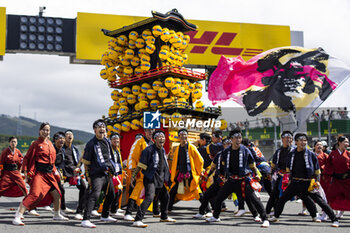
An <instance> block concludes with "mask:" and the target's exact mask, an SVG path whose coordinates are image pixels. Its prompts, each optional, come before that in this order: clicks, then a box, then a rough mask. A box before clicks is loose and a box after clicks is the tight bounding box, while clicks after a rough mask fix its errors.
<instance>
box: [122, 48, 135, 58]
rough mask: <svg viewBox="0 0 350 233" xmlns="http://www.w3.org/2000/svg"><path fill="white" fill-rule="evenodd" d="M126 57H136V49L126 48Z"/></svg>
mask: <svg viewBox="0 0 350 233" xmlns="http://www.w3.org/2000/svg"><path fill="white" fill-rule="evenodd" d="M124 57H125V58H126V59H128V60H130V59H132V58H133V57H134V50H132V49H127V50H125V55H124Z"/></svg>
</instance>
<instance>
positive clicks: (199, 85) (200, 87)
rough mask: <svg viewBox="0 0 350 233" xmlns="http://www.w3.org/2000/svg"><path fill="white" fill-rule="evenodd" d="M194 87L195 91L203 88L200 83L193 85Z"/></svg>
mask: <svg viewBox="0 0 350 233" xmlns="http://www.w3.org/2000/svg"><path fill="white" fill-rule="evenodd" d="M194 86H195V89H199V90H202V88H203V85H202V84H201V83H195V84H194Z"/></svg>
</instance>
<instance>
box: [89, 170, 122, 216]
mask: <svg viewBox="0 0 350 233" xmlns="http://www.w3.org/2000/svg"><path fill="white" fill-rule="evenodd" d="M91 186H92V187H91V191H90V192H88V193H89V194H88V195H87V203H86V206H85V211H84V219H83V220H90V216H91V211H92V210H93V209H94V206H95V204H96V201H97V199H98V197H99V196H100V193H101V191H105V193H106V198H105V201H104V203H103V208H102V217H103V218H107V217H108V215H109V209H110V207H111V204H112V202H113V200H114V197H115V195H114V186H113V181H112V177H110V176H107V175H104V174H103V175H96V176H93V177H91ZM107 188H108V189H107Z"/></svg>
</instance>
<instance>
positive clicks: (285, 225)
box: [0, 187, 350, 233]
mask: <svg viewBox="0 0 350 233" xmlns="http://www.w3.org/2000/svg"><path fill="white" fill-rule="evenodd" d="M261 196H262V197H261V198H262V200H263V204H264V206H265V205H266V201H267V199H268V195H267V194H266V193H262V195H261ZM77 198H78V190H77V189H76V188H75V187H66V204H67V206H68V207H69V208H71V209H75V207H76V205H77ZM21 200H22V198H6V197H0V233H22V232H23V233H37V232H40V233H41V232H42V233H75V232H79V233H80V232H84V233H85V232H103V233H112V232H113V233H117V232H123V233H128V232H138V233H139V232H152V233H155V232H162V233H172V232H174V233H191V232H201V233H209V232H222V233H224V232H242V233H249V232H272V233H288V232H302V233H319V232H322V233H323V232H347V233H349V232H350V211H349V212H345V214H344V218H343V219H341V220H340V227H339V228H332V227H331V226H330V225H331V223H330V222H329V221H327V222H322V223H314V222H312V221H311V217H310V216H298V215H297V213H298V212H300V210H301V203H298V202H295V201H294V202H288V203H287V204H286V206H285V209H284V211H283V214H282V216H281V218H280V221H279V222H278V223H270V224H271V225H270V227H269V228H267V229H265V228H261V227H260V223H255V222H254V221H253V218H252V215H251V214H246V215H245V216H243V217H233V211H234V210H236V209H237V207H235V206H234V205H233V203H232V201H231V200H226V205H227V207H228V210H227V211H225V212H222V213H221V215H220V218H221V222H219V223H206V222H205V221H204V220H195V219H193V218H192V216H193V215H194V214H196V213H197V211H198V207H199V202H198V201H196V200H194V201H181V202H178V203H177V204H175V205H174V210H173V212H172V213H170V214H169V216H170V217H172V218H175V219H176V220H177V221H176V223H160V222H159V218H153V216H152V215H151V213H149V212H148V213H147V214H146V216H145V217H146V218H145V219H144V221H143V222H144V223H146V224H148V227H147V228H143V229H140V228H135V227H132V226H131V223H130V222H126V221H124V220H122V219H119V220H118V222H116V223H103V222H100V221H99V219H98V218H93V219H92V220H91V221H92V222H93V223H95V224H96V225H97V228H96V229H86V228H82V227H80V226H79V224H80V221H78V220H74V219H73V217H74V214H70V215H69V217H70V220H69V221H68V222H57V221H53V220H52V216H53V213H51V212H48V211H44V210H43V209H41V208H39V209H38V212H39V213H40V216H39V217H34V216H29V215H27V214H26V215H25V219H24V220H23V221H24V223H25V224H26V225H25V226H24V227H21V226H14V225H12V224H11V221H12V219H13V216H14V214H15V209H17V207H18V205H19V203H20V201H21ZM246 209H247V207H246ZM318 209H319V211H321V210H320V208H318ZM135 214H136V213H133V215H135Z"/></svg>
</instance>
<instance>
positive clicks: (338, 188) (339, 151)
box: [324, 136, 350, 218]
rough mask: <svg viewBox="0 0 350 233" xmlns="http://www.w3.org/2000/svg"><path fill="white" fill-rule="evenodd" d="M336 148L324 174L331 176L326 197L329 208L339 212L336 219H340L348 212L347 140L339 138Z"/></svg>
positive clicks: (349, 160)
mask: <svg viewBox="0 0 350 233" xmlns="http://www.w3.org/2000/svg"><path fill="white" fill-rule="evenodd" d="M336 146H337V148H336V149H335V150H333V151H332V152H331V153H330V155H329V157H328V159H327V162H326V166H325V169H324V174H328V175H331V176H332V182H331V183H330V184H329V187H328V189H327V191H326V196H327V200H328V202H329V204H330V206H331V207H332V208H333V209H334V210H339V212H338V214H337V217H338V218H341V217H342V215H343V212H344V211H350V152H349V151H347V148H348V146H349V139H348V138H347V137H345V136H340V137H339V138H338V141H337V144H336Z"/></svg>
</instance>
